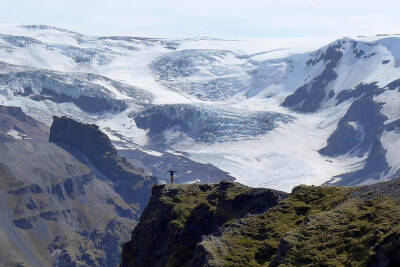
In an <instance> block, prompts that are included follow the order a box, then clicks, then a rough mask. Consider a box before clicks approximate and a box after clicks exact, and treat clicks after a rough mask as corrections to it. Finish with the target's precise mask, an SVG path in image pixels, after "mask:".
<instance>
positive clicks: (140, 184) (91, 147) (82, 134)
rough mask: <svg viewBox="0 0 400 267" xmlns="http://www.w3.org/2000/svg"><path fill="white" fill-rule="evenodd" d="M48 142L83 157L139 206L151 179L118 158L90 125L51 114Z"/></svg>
mask: <svg viewBox="0 0 400 267" xmlns="http://www.w3.org/2000/svg"><path fill="white" fill-rule="evenodd" d="M49 141H50V142H53V143H56V144H60V145H64V146H66V148H67V149H71V150H72V152H74V151H78V152H80V153H81V154H83V156H85V157H86V158H87V159H88V160H89V162H90V163H91V164H93V165H94V166H95V167H96V168H97V169H98V170H99V171H100V172H101V173H102V174H104V175H105V176H106V177H107V178H108V179H110V180H111V181H112V182H113V183H114V187H115V190H116V191H117V192H118V193H119V194H120V195H121V196H122V197H123V198H124V199H125V200H126V201H127V202H128V203H136V204H139V205H140V207H139V208H141V209H143V208H144V207H145V206H146V204H147V201H148V198H149V192H150V188H151V186H152V184H153V181H151V179H150V178H149V177H145V174H144V172H143V170H142V169H137V168H135V167H134V166H132V165H131V164H129V163H128V161H127V160H126V159H125V158H123V157H121V156H120V155H119V154H118V153H117V151H116V149H115V148H114V146H113V145H112V144H111V141H110V139H109V138H108V137H107V135H106V134H104V133H103V132H102V131H100V130H99V127H98V126H96V125H94V124H92V125H88V124H82V123H79V122H76V121H74V120H72V119H70V118H67V117H61V118H59V117H54V121H53V124H52V125H51V128H50V137H49Z"/></svg>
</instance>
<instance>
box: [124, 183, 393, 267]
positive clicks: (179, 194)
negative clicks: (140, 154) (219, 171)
mask: <svg viewBox="0 0 400 267" xmlns="http://www.w3.org/2000/svg"><path fill="white" fill-rule="evenodd" d="M213 188H215V189H213ZM210 190H211V191H210ZM212 190H218V194H216V197H212V196H214V195H215V193H213V191H212ZM248 190H249V189H248V188H246V187H243V186H241V185H239V184H234V183H231V182H221V183H220V184H217V185H207V184H199V185H196V186H195V187H194V186H183V185H177V186H173V187H172V186H156V187H154V189H153V195H152V198H151V201H150V203H149V206H148V207H147V208H146V210H145V211H144V213H143V215H142V218H141V220H140V222H139V225H138V226H137V227H136V228H135V230H134V232H133V235H132V240H131V241H129V242H128V243H126V244H125V245H124V251H123V256H122V263H121V266H300V265H301V266H322V265H323V266H342V265H351V266H359V265H360V266H396V265H398V264H399V263H400V258H399V257H398V256H397V254H396V253H395V251H396V250H397V249H398V248H399V245H400V239H399V227H398V224H397V222H398V220H399V219H400V209H399V201H400V199H399V197H400V180H399V179H396V180H393V181H391V182H386V183H379V184H376V185H373V186H364V187H334V186H329V187H328V186H321V187H317V186H304V185H301V186H298V187H296V188H294V189H293V191H292V193H291V194H289V195H288V196H287V195H284V194H282V193H279V192H276V191H275V192H274V195H275V196H278V195H279V194H281V195H280V197H278V198H275V199H271V192H269V193H267V192H268V191H264V192H265V193H264V194H257V193H255V192H257V189H251V190H253V192H254V193H250V194H249V191H248ZM251 190H250V191H251ZM258 190H259V189H258ZM264 190H266V189H264ZM233 192H234V193H233ZM259 192H261V191H259ZM277 194H278V195H277ZM188 196H189V197H188ZM215 201H216V202H215ZM231 201H233V202H235V201H239V202H240V203H241V204H240V205H234V206H233V211H231V210H230V209H229V208H228V212H222V213H220V212H219V208H218V207H219V206H218V204H217V207H216V209H214V205H215V203H226V202H228V203H229V202H231ZM262 202H265V203H264V204H263V205H262V206H263V207H264V208H263V209H254V206H253V205H254V203H262ZM229 207H230V206H229ZM160 209H163V210H164V212H166V214H164V213H160V212H159V210H160ZM225 211H226V210H225ZM231 212H232V213H231ZM231 214H236V216H231ZM221 215H222V218H224V220H222V221H221V222H222V223H221V224H218V225H216V226H217V227H214V228H212V229H209V227H210V225H214V224H213V223H210V222H214V221H218V219H219V218H221V217H220V216H221ZM160 222H162V225H163V227H161V224H160ZM158 226H160V227H158ZM191 227H194V228H193V229H208V230H205V231H203V232H202V233H201V234H202V235H203V236H202V238H198V239H195V240H194V237H193V235H192V239H190V242H189V241H188V240H187V239H185V238H184V236H185V232H187V231H190V229H192V228H191ZM190 233H192V234H193V231H192V232H190ZM194 233H196V231H195V232H194ZM153 236H158V237H159V238H158V239H157V242H156V243H154V242H153V239H152V237H153ZM139 244H140V245H139ZM189 244H190V245H189ZM161 248H162V249H161ZM154 253H160V254H159V255H157V257H154Z"/></svg>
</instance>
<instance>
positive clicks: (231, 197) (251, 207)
mask: <svg viewBox="0 0 400 267" xmlns="http://www.w3.org/2000/svg"><path fill="white" fill-rule="evenodd" d="M152 193H153V194H152V198H151V200H150V202H149V205H148V207H147V208H146V209H145V211H144V213H143V215H142V217H141V219H140V223H139V224H138V226H137V227H136V228H135V230H134V231H133V234H132V240H131V241H130V242H128V243H126V244H125V245H124V248H123V256H122V264H121V266H191V261H192V259H193V258H194V257H195V249H196V245H198V243H199V242H201V239H202V236H203V235H208V234H212V233H215V232H216V231H218V230H219V228H220V227H221V226H223V225H224V224H225V223H226V222H228V221H230V220H233V219H237V218H242V217H244V216H246V215H247V214H259V213H262V212H265V211H266V210H268V209H269V208H271V207H273V206H275V205H277V203H278V202H279V201H280V200H282V199H284V198H285V197H286V196H287V194H286V193H284V192H279V191H275V190H269V189H252V188H249V187H246V186H243V185H240V184H238V183H234V182H230V181H222V182H220V183H219V184H189V185H156V186H154V187H153V191H152Z"/></svg>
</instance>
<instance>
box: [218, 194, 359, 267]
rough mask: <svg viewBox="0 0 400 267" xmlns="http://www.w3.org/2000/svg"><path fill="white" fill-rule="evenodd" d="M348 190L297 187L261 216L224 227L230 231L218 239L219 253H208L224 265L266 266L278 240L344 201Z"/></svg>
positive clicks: (274, 251) (229, 223)
mask: <svg viewBox="0 0 400 267" xmlns="http://www.w3.org/2000/svg"><path fill="white" fill-rule="evenodd" d="M351 192H352V189H350V188H343V187H342V188H339V187H306V186H300V187H297V188H296V189H295V190H294V192H293V194H291V195H290V196H289V197H288V198H287V199H285V200H283V201H282V202H281V203H280V204H278V205H277V206H276V207H274V208H271V209H270V210H268V211H267V212H265V213H264V214H262V215H257V216H252V217H249V218H246V219H242V220H240V221H239V222H237V221H233V222H228V223H227V224H226V226H227V227H231V228H232V230H231V231H228V232H226V233H225V234H224V236H223V237H222V239H223V243H224V244H226V248H225V251H224V253H223V254H221V253H218V252H216V251H213V252H211V253H212V254H213V256H217V257H222V258H219V259H217V260H218V261H221V262H224V265H225V266H246V265H247V266H267V265H268V264H269V263H271V261H272V259H273V258H274V257H275V256H276V253H277V251H278V247H279V244H280V243H281V239H282V238H283V237H284V236H285V235H286V234H287V233H289V232H290V231H295V230H296V229H298V228H299V227H300V226H301V225H303V223H304V221H305V220H306V219H307V218H308V217H310V216H313V215H315V214H317V213H320V212H323V211H325V210H328V209H331V208H333V207H335V206H337V205H338V204H339V203H341V202H343V201H345V200H346V198H347V197H348V196H349V195H350V193H351Z"/></svg>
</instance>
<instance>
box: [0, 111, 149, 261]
mask: <svg viewBox="0 0 400 267" xmlns="http://www.w3.org/2000/svg"><path fill="white" fill-rule="evenodd" d="M49 131H50V129H49V128H48V127H47V126H46V125H44V124H42V123H40V122H38V121H36V120H35V119H33V118H32V117H30V116H28V115H26V114H24V113H23V112H22V110H21V109H20V108H17V107H3V106H0V266H32V267H36V266H37V267H42V266H71V267H73V266H107V267H114V266H118V265H119V263H120V258H121V256H120V254H121V246H120V244H121V243H122V242H126V241H128V240H129V238H130V235H131V231H132V229H133V228H134V227H135V226H136V224H137V221H138V219H139V215H140V213H141V212H142V210H143V207H144V206H145V205H146V204H147V201H148V199H149V197H150V193H151V188H150V187H151V186H150V184H149V183H148V181H147V179H146V178H145V177H144V176H143V175H142V174H141V172H140V170H137V169H135V168H134V167H133V166H131V165H129V164H127V163H126V161H125V160H124V159H123V158H121V157H120V156H119V155H118V154H116V153H115V149H114V148H113V147H112V145H111V143H110V141H109V139H108V138H107V136H105V135H104V134H103V133H102V132H100V131H99V130H98V129H97V127H96V126H93V125H85V124H80V123H77V122H74V121H72V120H70V119H67V118H56V121H55V123H54V125H53V128H52V131H51V140H52V141H53V142H52V143H49V141H48V140H49ZM69 135H71V136H69ZM60 141H62V142H60ZM54 142H55V143H54Z"/></svg>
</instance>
